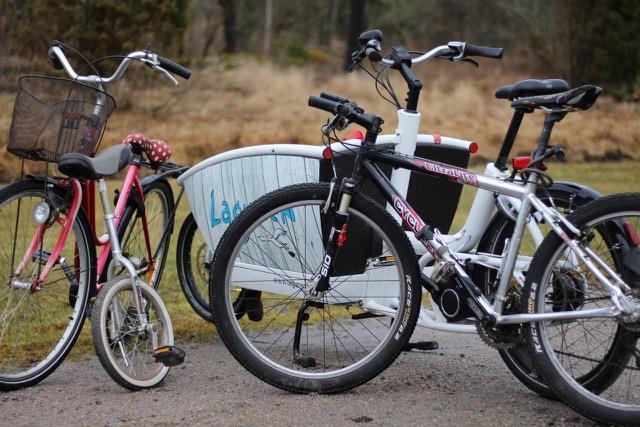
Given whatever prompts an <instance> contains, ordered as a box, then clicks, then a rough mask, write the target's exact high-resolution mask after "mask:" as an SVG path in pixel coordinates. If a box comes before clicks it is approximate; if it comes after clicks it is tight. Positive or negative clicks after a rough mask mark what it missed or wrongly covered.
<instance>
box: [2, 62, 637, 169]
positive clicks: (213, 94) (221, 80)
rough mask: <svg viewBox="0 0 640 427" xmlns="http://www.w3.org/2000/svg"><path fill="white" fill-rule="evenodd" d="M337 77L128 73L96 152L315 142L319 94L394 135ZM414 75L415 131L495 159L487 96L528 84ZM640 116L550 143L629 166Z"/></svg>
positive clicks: (356, 89)
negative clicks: (129, 146) (122, 147)
mask: <svg viewBox="0 0 640 427" xmlns="http://www.w3.org/2000/svg"><path fill="white" fill-rule="evenodd" d="M336 69H338V67H331V69H328V68H324V69H317V68H311V67H307V68H300V67H280V66H276V65H274V64H271V63H268V62H259V61H257V60H255V59H250V58H235V59H233V60H225V61H222V60H217V62H215V63H210V64H209V65H207V66H205V67H202V68H199V69H196V70H195V71H194V73H193V77H192V78H191V80H189V81H187V82H184V83H183V84H182V85H181V86H180V87H178V88H172V87H170V86H169V85H168V84H164V81H163V80H162V77H160V76H154V75H150V73H148V72H146V70H141V69H138V70H135V72H134V73H131V74H130V75H129V79H128V80H126V81H122V82H120V83H119V84H118V85H116V86H115V87H113V88H111V90H110V92H111V93H112V94H113V95H114V97H115V98H116V101H117V102H118V105H119V109H118V110H116V112H115V113H114V114H113V115H112V117H111V120H110V122H109V124H108V127H107V131H106V132H105V136H104V140H103V147H104V146H109V145H112V144H115V143H117V142H119V141H120V140H121V139H122V137H123V136H125V135H126V134H127V133H129V132H131V131H140V132H144V133H146V134H148V135H150V136H153V137H160V138H164V139H166V140H167V142H169V144H170V145H171V146H172V147H173V149H174V153H175V155H174V160H176V161H178V162H183V163H191V164H193V163H196V162H197V161H199V160H201V159H204V158H206V157H209V156H211V155H213V154H216V153H219V152H221V151H224V150H228V149H231V148H236V147H242V146H248V145H254V144H263V143H274V142H292V143H304V144H319V143H320V133H319V129H320V125H321V124H322V123H323V122H324V121H325V120H326V118H327V117H328V114H326V113H324V112H321V111H317V110H313V109H311V108H309V107H307V106H306V104H307V98H308V96H309V95H313V94H318V93H319V92H320V91H321V90H326V91H330V92H333V93H337V94H340V95H342V96H346V97H348V98H350V99H353V100H356V101H357V102H358V103H359V104H360V105H361V106H363V107H364V108H365V109H366V110H367V111H369V112H374V113H376V114H378V115H380V116H382V117H385V118H386V119H387V123H388V124H387V125H386V126H385V128H384V131H385V132H393V130H394V126H395V122H396V120H395V109H394V107H393V106H392V105H390V104H388V103H386V102H385V101H384V100H382V99H380V97H379V96H378V95H377V93H376V92H375V88H374V83H373V81H372V80H371V79H370V78H369V77H368V76H366V75H365V74H364V73H354V74H350V75H348V74H343V73H336V72H335V70H336ZM416 71H417V72H418V74H419V76H420V77H421V78H422V81H423V85H424V89H423V95H422V99H421V103H420V110H421V111H422V114H423V119H422V126H421V132H424V133H439V134H442V135H449V136H457V137H460V138H465V139H472V140H475V141H477V142H478V143H479V144H480V152H479V153H478V154H476V156H475V158H476V159H477V160H485V159H489V158H492V157H494V156H495V155H496V153H497V150H498V147H499V144H500V142H501V140H502V137H503V135H504V132H505V130H506V128H507V125H508V122H509V119H510V117H511V110H510V108H509V105H508V102H506V101H504V100H496V99H495V98H494V97H493V92H494V90H495V89H496V88H497V87H498V86H500V85H502V84H509V83H513V82H515V81H517V80H519V79H522V78H525V77H527V76H522V75H520V76H518V75H513V74H507V73H503V72H502V71H501V70H500V69H499V68H498V67H497V66H496V65H494V63H491V62H486V63H483V64H482V68H481V70H474V69H473V68H472V67H469V66H462V65H459V64H448V63H447V64H444V63H441V64H430V65H429V67H422V68H417V69H416ZM542 77H544V76H542ZM133 82H135V84H134V83H133ZM394 82H395V83H396V91H397V94H398V98H403V97H404V92H405V88H404V85H403V84H401V83H400V82H399V81H397V80H394ZM12 103H13V94H12V93H0V147H5V146H6V143H7V138H8V129H9V125H10V122H11V111H12ZM639 112H640V105H638V104H634V103H620V102H616V101H614V100H613V99H612V98H608V97H606V96H605V97H603V98H602V99H600V100H599V101H598V103H597V104H596V106H595V107H594V108H592V109H591V110H590V111H587V112H583V113H574V114H570V115H569V116H568V117H567V118H565V119H564V121H563V122H561V123H560V124H559V125H557V126H556V129H555V130H554V134H553V137H552V143H556V144H563V145H565V146H566V148H567V154H568V155H567V157H568V160H570V161H592V160H600V161H601V160H623V159H627V160H629V159H634V160H637V159H639V158H640V121H639V120H638V117H639V114H638V113H639ZM541 124H542V114H541V113H539V112H537V113H536V114H532V115H531V116H528V117H527V118H526V119H525V122H524V125H523V127H522V129H521V132H520V138H519V140H518V144H519V145H517V146H516V149H515V151H516V152H522V153H526V152H530V151H531V149H532V148H533V147H534V145H535V141H536V139H537V136H538V133H539V130H540V126H541ZM352 128H355V126H353V127H352ZM0 162H2V163H1V164H2V165H3V167H2V169H1V170H0V172H2V173H0V175H1V176H0V179H2V180H8V179H10V178H12V176H13V175H14V174H15V171H16V170H18V169H17V166H18V164H19V163H18V161H17V160H16V159H15V158H14V157H13V156H12V155H10V154H8V153H7V152H6V150H5V149H4V148H3V149H2V151H0ZM31 167H33V166H31Z"/></svg>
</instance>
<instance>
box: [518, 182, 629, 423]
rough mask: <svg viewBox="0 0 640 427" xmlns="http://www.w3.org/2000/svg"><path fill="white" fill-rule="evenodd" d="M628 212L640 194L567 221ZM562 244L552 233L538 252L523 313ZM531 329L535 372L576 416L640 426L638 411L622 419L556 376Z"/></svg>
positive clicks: (599, 204) (594, 206)
mask: <svg viewBox="0 0 640 427" xmlns="http://www.w3.org/2000/svg"><path fill="white" fill-rule="evenodd" d="M625 210H640V193H619V194H615V195H612V196H606V197H603V198H600V199H596V200H593V201H591V202H589V203H587V204H585V205H583V206H582V207H581V208H579V209H577V210H576V211H575V212H573V213H572V214H571V215H569V216H568V217H567V219H568V220H569V221H570V222H571V223H572V224H574V225H575V226H577V227H578V228H582V227H583V226H584V225H585V224H586V223H588V222H589V221H591V220H593V219H596V218H598V217H601V216H603V215H606V214H610V213H614V212H616V211H625ZM562 243H563V242H562V240H561V239H560V237H558V235H557V234H555V233H551V234H549V235H548V236H547V237H546V238H545V239H544V240H543V242H542V244H541V245H540V247H539V248H538V250H537V252H536V255H535V256H534V258H533V260H532V262H531V265H530V268H529V273H528V275H527V279H526V282H525V287H524V291H523V306H522V310H523V313H527V312H529V310H528V301H530V300H533V304H534V306H535V295H531V291H532V284H533V283H536V282H539V281H540V279H541V277H542V275H543V274H544V271H545V270H546V267H547V263H548V261H549V259H550V258H551V257H552V256H553V255H554V254H555V252H556V250H557V249H558V247H559V246H560V245H561V244H562ZM531 325H532V326H531V327H529V328H526V329H525V331H526V333H525V336H526V341H527V342H528V345H529V349H530V353H531V354H532V355H533V357H532V360H533V363H534V365H535V368H536V369H537V370H538V372H540V373H541V374H542V375H543V377H544V378H545V382H546V383H547V384H548V385H549V387H551V389H552V390H553V391H554V393H555V394H556V395H557V396H558V397H559V398H560V399H561V400H562V401H563V402H564V403H565V404H566V405H568V406H569V407H571V408H572V409H574V410H575V411H576V412H578V413H581V414H583V415H585V416H587V417H589V418H591V419H593V420H595V421H597V422H600V423H603V424H619V425H638V424H639V423H640V411H638V412H637V413H636V414H635V416H634V414H633V413H631V414H626V415H628V417H621V413H619V412H617V411H616V410H615V409H611V408H602V407H598V406H595V405H594V404H593V403H592V402H590V401H588V400H587V399H586V398H584V397H582V396H580V395H578V393H577V392H575V391H574V390H573V389H572V388H571V387H570V386H568V385H567V384H566V383H565V382H564V380H562V379H561V377H560V376H559V375H555V371H554V369H553V367H552V366H551V363H550V362H549V360H548V358H547V356H546V355H545V354H544V352H543V353H542V354H538V353H537V352H536V351H535V346H534V342H533V339H532V338H531V329H532V328H533V327H535V326H534V325H535V324H531ZM605 412H606V415H605Z"/></svg>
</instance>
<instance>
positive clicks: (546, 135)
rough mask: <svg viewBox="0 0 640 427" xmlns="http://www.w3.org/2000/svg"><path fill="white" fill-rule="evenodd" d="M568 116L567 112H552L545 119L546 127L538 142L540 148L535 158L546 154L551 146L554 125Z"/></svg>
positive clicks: (534, 155)
mask: <svg viewBox="0 0 640 427" xmlns="http://www.w3.org/2000/svg"><path fill="white" fill-rule="evenodd" d="M566 115H567V112H566V111H551V112H549V113H548V114H547V115H546V116H545V118H544V125H543V126H542V132H540V140H539V142H538V148H537V149H536V151H535V153H534V154H533V157H538V156H541V155H542V154H544V152H545V151H546V150H547V147H548V146H549V139H551V131H552V130H553V125H555V124H556V123H557V122H559V121H560V120H562V119H564V116H566Z"/></svg>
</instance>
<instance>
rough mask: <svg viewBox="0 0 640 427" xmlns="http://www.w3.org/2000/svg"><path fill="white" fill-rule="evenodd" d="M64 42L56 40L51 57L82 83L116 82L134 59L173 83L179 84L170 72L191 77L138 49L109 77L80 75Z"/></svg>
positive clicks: (177, 66)
mask: <svg viewBox="0 0 640 427" xmlns="http://www.w3.org/2000/svg"><path fill="white" fill-rule="evenodd" d="M62 47H63V45H62V43H60V42H58V41H54V42H53V45H52V46H51V48H50V49H49V58H50V59H51V62H52V64H53V67H54V68H56V69H59V70H60V69H64V70H65V71H66V72H67V74H68V75H69V77H70V78H71V79H73V80H76V81H78V82H81V83H88V84H91V85H105V84H110V83H114V82H116V81H117V80H119V79H120V77H122V75H123V74H124V72H125V71H126V69H127V67H128V66H129V64H130V63H131V62H132V61H133V60H138V61H141V62H143V63H144V64H146V65H148V66H149V67H151V68H152V69H154V70H155V71H158V72H161V73H162V74H164V76H165V77H167V78H168V79H169V80H170V81H171V82H172V83H173V84H175V85H176V86H177V85H178V81H177V80H176V79H175V78H174V77H173V76H172V75H171V74H170V72H171V73H174V74H176V75H178V76H180V77H182V78H184V79H188V78H189V77H191V71H190V70H189V69H187V68H185V67H183V66H181V65H179V64H177V63H175V62H173V61H171V60H169V59H167V58H163V57H162V56H159V55H156V54H155V53H153V52H150V51H147V50H138V51H135V52H131V53H129V54H128V55H127V56H126V57H125V58H124V59H123V60H122V62H121V63H120V65H118V68H116V70H115V71H114V73H113V74H112V75H111V76H109V77H101V76H96V75H87V76H83V75H79V74H78V73H77V72H76V71H75V70H74V69H73V67H72V66H71V64H70V63H69V60H68V59H67V57H66V55H65V54H64V51H63V50H62Z"/></svg>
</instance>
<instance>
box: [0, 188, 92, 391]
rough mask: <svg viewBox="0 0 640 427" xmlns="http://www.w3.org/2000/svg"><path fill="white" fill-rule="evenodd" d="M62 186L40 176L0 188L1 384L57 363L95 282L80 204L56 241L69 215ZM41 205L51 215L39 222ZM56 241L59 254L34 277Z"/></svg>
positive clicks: (27, 378) (39, 374)
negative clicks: (66, 230)
mask: <svg viewBox="0 0 640 427" xmlns="http://www.w3.org/2000/svg"><path fill="white" fill-rule="evenodd" d="M67 191H68V190H67V189H65V188H63V187H62V186H61V185H59V184H58V183H55V182H54V181H50V182H48V183H46V184H45V182H44V180H40V179H27V180H24V181H20V182H16V183H14V184H11V185H8V186H7V187H5V188H3V189H2V190H0V242H1V244H0V390H2V391H6V390H15V389H18V388H21V387H29V386H32V385H34V384H37V383H39V382H40V381H42V380H44V379H45V378H46V377H47V376H48V375H50V374H51V373H52V372H53V371H54V370H55V369H56V368H57V367H58V365H60V363H62V361H63V360H64V359H65V357H66V356H67V354H68V353H69V351H71V349H72V348H73V345H74V343H75V342H76V339H77V338H78V336H79V335H80V332H81V331H82V326H83V324H84V320H85V317H86V316H85V315H86V310H87V306H88V304H89V298H90V296H91V292H92V290H93V289H94V288H95V262H96V259H95V257H96V255H95V246H94V243H93V238H92V236H93V232H92V230H91V226H90V225H89V220H88V219H87V216H86V215H85V214H84V211H83V210H82V209H80V210H79V211H78V215H77V216H76V218H75V220H74V222H73V224H72V226H71V229H70V230H69V234H68V235H67V238H66V240H64V241H63V240H60V236H61V234H62V232H63V225H62V224H63V223H65V222H67V221H70V218H68V217H67V213H68V212H69V200H70V199H69V198H68V197H67V196H68V194H67ZM47 207H48V208H49V212H50V214H49V215H50V217H49V221H47V223H45V224H42V225H39V224H38V223H36V221H35V220H34V218H33V216H34V211H36V210H41V209H45V208H47ZM38 235H39V236H40V238H39V239H37V238H36V237H37V236H38ZM33 244H35V247H34V246H33ZM56 247H57V248H60V249H61V251H60V254H59V256H58V257H57V259H56V260H55V262H54V263H53V267H52V268H51V270H50V272H49V274H48V275H47V276H46V277H44V278H43V280H42V281H39V280H38V279H39V277H40V275H41V272H42V270H43V269H44V268H45V265H46V264H47V262H48V261H49V260H50V257H51V256H53V255H52V254H53V253H54V251H55V248H56ZM20 265H22V268H20V267H19V266H20Z"/></svg>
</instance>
